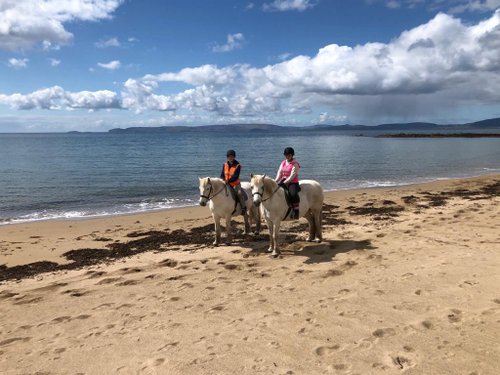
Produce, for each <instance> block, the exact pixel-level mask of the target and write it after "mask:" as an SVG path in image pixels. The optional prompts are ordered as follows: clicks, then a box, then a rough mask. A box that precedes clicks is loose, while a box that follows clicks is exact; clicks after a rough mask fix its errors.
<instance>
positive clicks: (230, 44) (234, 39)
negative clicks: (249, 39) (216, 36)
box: [212, 33, 245, 52]
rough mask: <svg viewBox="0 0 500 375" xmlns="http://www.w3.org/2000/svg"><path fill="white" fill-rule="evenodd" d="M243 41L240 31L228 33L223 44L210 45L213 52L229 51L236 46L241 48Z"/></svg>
mask: <svg viewBox="0 0 500 375" xmlns="http://www.w3.org/2000/svg"><path fill="white" fill-rule="evenodd" d="M244 41H245V37H244V36H243V34H242V33H236V34H228V35H227V41H226V43H225V44H215V45H214V46H213V47H212V51H213V52H230V51H233V50H235V49H237V48H241V46H242V43H243V42H244Z"/></svg>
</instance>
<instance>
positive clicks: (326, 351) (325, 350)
mask: <svg viewBox="0 0 500 375" xmlns="http://www.w3.org/2000/svg"><path fill="white" fill-rule="evenodd" d="M339 349H340V346H339V345H333V346H318V347H317V348H316V349H314V354H316V355H317V356H319V357H324V356H327V355H330V354H332V353H334V352H337V351H338V350H339Z"/></svg>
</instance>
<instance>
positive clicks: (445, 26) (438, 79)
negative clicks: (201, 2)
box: [0, 10, 500, 120]
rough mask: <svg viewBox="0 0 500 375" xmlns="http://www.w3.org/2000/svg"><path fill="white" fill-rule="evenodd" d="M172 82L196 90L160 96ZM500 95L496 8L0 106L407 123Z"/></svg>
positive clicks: (6, 99)
mask: <svg viewBox="0 0 500 375" xmlns="http://www.w3.org/2000/svg"><path fill="white" fill-rule="evenodd" d="M169 82H182V83H185V84H187V85H190V86H192V87H191V88H189V89H187V90H184V91H180V92H173V93H171V94H168V95H166V94H161V93H159V91H160V90H161V89H162V85H164V84H168V83H169ZM498 87H500V10H499V11H496V12H495V13H494V14H493V15H491V17H490V18H488V19H485V20H484V21H482V22H479V23H477V24H472V25H470V24H464V23H462V22H461V21H460V20H459V19H457V18H455V17H452V16H449V15H446V14H443V13H441V14H438V15H437V16H436V17H434V18H433V19H432V20H430V21H429V22H427V23H425V24H423V25H420V26H418V27H415V28H413V29H411V30H407V31H405V32H403V33H402V34H401V35H399V36H398V37H396V38H394V39H393V40H392V41H391V42H390V43H366V44H364V45H357V46H339V45H337V44H330V45H327V46H324V47H323V48H321V49H320V50H319V51H318V53H317V54H316V55H314V56H295V57H293V58H291V59H289V60H285V61H282V62H280V63H277V64H271V65H267V66H265V67H262V68H260V67H259V68H256V67H252V66H250V65H240V64H238V65H231V66H226V67H221V68H219V67H217V66H215V65H202V66H199V67H192V68H185V69H181V70H179V71H177V72H165V73H161V74H156V75H151V74H148V75H145V76H143V77H141V78H133V79H132V78H131V79H128V80H127V81H126V82H125V84H124V86H123V90H122V92H121V94H120V95H118V94H117V93H114V92H109V91H104V92H98V94H96V93H93V94H92V95H90V94H89V93H87V92H80V93H76V94H74V95H70V94H68V93H66V92H64V90H63V89H62V88H57V87H56V88H52V89H51V91H50V92H46V91H43V90H42V91H38V92H35V93H32V94H27V95H21V94H13V95H9V96H6V95H3V96H0V102H2V103H7V104H9V105H11V106H13V107H14V108H24V109H27V108H47V109H51V108H57V106H59V107H61V106H66V107H71V108H86V109H94V108H96V107H99V106H98V105H96V103H101V107H103V108H117V107H121V108H124V109H129V110H132V111H135V112H143V111H167V112H169V113H176V114H181V113H183V112H186V113H188V114H189V115H190V116H202V115H207V114H208V115H210V116H214V117H217V116H218V117H221V118H231V119H234V118H245V117H248V116H253V117H254V118H259V119H262V118H265V117H266V116H273V118H279V117H281V118H290V117H291V116H292V115H293V116H295V115H304V116H305V115H311V114H312V113H318V112H317V110H316V108H322V111H323V112H325V113H326V111H328V113H335V117H334V118H333V119H334V120H337V119H341V118H345V119H347V118H349V119H353V118H359V117H360V116H362V117H363V118H368V119H370V118H374V116H375V115H384V116H388V117H390V116H393V117H399V118H404V117H405V116H408V117H410V118H412V116H414V115H416V114H419V113H420V114H422V113H440V112H442V111H443V110H445V109H450V108H454V107H457V108H467V107H468V106H474V105H498V102H499V101H500V90H498ZM104 93H105V94H104ZM47 97H48V98H50V100H49V99H46V98H47ZM104 97H105V98H108V101H105V100H104V99H103V98H104ZM77 98H78V99H79V100H77ZM119 98H120V99H121V100H119ZM313 109H314V111H313ZM325 116H326V115H325ZM325 116H323V118H325V119H326V118H327V117H325ZM342 116H344V117H342ZM346 116H347V117H346ZM329 119H330V120H331V119H332V118H331V117H329Z"/></svg>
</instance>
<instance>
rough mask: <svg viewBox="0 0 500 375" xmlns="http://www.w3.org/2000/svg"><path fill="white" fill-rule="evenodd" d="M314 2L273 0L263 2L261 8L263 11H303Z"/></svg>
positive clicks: (309, 0) (313, 4)
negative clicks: (271, 0)
mask: <svg viewBox="0 0 500 375" xmlns="http://www.w3.org/2000/svg"><path fill="white" fill-rule="evenodd" d="M316 4H317V3H313V2H312V1H311V0H274V1H273V2H272V3H264V4H263V5H262V9H263V10H264V11H265V12H286V11H290V10H297V11H299V12H303V11H304V10H307V9H310V8H312V7H314V6H315V5H316Z"/></svg>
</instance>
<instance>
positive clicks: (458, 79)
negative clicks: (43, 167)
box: [0, 0, 500, 132]
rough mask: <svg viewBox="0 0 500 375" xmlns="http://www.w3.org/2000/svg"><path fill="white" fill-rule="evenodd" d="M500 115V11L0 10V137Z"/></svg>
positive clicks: (185, 3) (485, 6) (118, 1)
mask: <svg viewBox="0 0 500 375" xmlns="http://www.w3.org/2000/svg"><path fill="white" fill-rule="evenodd" d="M493 117H500V0H429V1H424V0H402V1H395V0H349V1H347V0H259V1H257V0H254V1H247V0H164V1H160V0H158V1H153V0H0V132H59V131H63V132H64V131H71V130H78V131H107V130H109V129H112V128H117V127H120V128H126V127H131V126H150V127H153V126H169V125H187V126H193V125H208V124H228V123H271V124H278V125H291V126H307V125H314V124H332V125H340V124H364V125H376V124H382V123H394V122H413V121H426V122H435V123H440V124H449V123H466V122H473V121H478V120H482V119H486V118H493Z"/></svg>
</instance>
